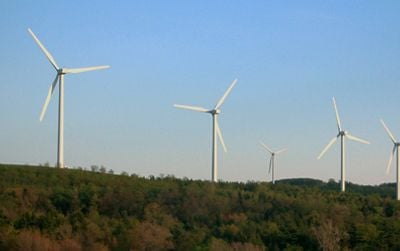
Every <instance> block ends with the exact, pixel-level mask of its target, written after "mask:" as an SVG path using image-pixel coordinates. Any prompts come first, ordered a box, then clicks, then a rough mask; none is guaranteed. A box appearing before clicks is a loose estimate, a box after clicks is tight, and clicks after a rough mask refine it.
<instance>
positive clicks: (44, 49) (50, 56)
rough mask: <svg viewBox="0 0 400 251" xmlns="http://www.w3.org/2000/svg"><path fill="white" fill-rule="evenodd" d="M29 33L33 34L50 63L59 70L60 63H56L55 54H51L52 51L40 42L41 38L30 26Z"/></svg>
mask: <svg viewBox="0 0 400 251" xmlns="http://www.w3.org/2000/svg"><path fill="white" fill-rule="evenodd" d="M28 31H29V33H30V34H31V36H32V37H33V39H34V40H35V42H36V43H37V44H38V45H39V47H40V49H42V51H43V53H44V54H45V55H46V57H47V59H48V60H49V61H50V63H51V64H52V65H53V67H54V68H55V69H56V70H58V69H59V68H58V65H57V63H56V61H55V60H54V58H53V56H52V55H51V54H50V52H49V51H48V50H47V49H46V48H45V47H44V46H43V44H42V43H41V42H40V40H39V39H38V38H37V37H36V35H35V33H33V31H32V30H31V29H30V28H28Z"/></svg>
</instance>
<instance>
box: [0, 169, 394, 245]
mask: <svg viewBox="0 0 400 251" xmlns="http://www.w3.org/2000/svg"><path fill="white" fill-rule="evenodd" d="M338 188H339V184H337V183H335V182H328V183H325V182H322V181H319V180H312V179H291V180H281V181H278V182H277V184H275V185H272V184H270V183H253V182H248V183H230V182H221V183H218V184H212V183H210V182H205V181H192V180H182V179H175V178H173V177H164V178H151V179H146V178H141V177H137V176H126V175H125V176H124V175H113V174H106V173H96V172H89V171H82V170H71V169H64V170H60V169H55V168H48V167H34V166H11V165H0V250H285V249H286V250H339V249H342V250H343V249H355V250H400V203H399V202H397V201H395V200H394V199H393V197H394V185H393V184H383V185H381V186H359V185H355V184H349V185H348V186H347V188H348V192H346V193H340V192H337V190H338Z"/></svg>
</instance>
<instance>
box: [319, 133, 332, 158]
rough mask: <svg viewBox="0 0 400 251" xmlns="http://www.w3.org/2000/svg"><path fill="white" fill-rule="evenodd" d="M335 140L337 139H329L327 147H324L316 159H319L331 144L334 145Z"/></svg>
mask: <svg viewBox="0 0 400 251" xmlns="http://www.w3.org/2000/svg"><path fill="white" fill-rule="evenodd" d="M336 140H337V137H334V138H333V139H331V141H329V143H328V145H326V146H325V148H324V150H322V152H321V153H320V154H319V155H318V157H317V159H320V158H321V157H322V156H323V155H324V154H325V152H326V151H328V149H329V148H330V147H331V146H332V145H333V143H335V141H336Z"/></svg>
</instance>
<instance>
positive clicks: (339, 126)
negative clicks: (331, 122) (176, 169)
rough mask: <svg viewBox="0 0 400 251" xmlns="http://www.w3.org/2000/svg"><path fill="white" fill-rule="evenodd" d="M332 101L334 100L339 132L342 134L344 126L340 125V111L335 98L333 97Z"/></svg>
mask: <svg viewBox="0 0 400 251" xmlns="http://www.w3.org/2000/svg"><path fill="white" fill-rule="evenodd" d="M332 100H333V107H334V108H335V113H336V123H337V127H338V131H339V132H340V131H341V130H342V124H341V123H340V117H339V112H338V109H337V107H336V100H335V97H333V98H332Z"/></svg>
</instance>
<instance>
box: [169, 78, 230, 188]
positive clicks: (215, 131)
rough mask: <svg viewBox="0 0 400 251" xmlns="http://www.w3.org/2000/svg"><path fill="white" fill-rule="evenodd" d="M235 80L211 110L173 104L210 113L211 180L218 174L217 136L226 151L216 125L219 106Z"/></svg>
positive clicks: (215, 180)
mask: <svg viewBox="0 0 400 251" xmlns="http://www.w3.org/2000/svg"><path fill="white" fill-rule="evenodd" d="M236 82H237V79H235V80H233V82H232V83H231V85H230V86H229V87H228V89H227V90H226V92H225V93H224V95H223V96H222V97H221V99H220V100H219V101H218V103H217V104H216V105H215V107H214V108H213V109H211V110H209V109H206V108H203V107H198V106H188V105H176V104H175V105H174V106H175V107H176V108H181V109H187V110H193V111H196V112H204V113H210V114H211V115H212V118H213V133H212V157H211V159H212V160H211V163H212V167H211V179H212V181H213V182H217V175H218V161H217V137H218V138H219V141H220V142H221V145H222V147H223V148H224V151H225V152H226V146H225V143H224V139H223V138H222V133H221V129H220V128H219V125H218V114H220V113H221V110H220V108H221V106H222V104H223V103H224V101H225V99H226V97H227V96H228V94H229V93H230V92H231V90H232V88H233V87H234V86H235V84H236Z"/></svg>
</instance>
